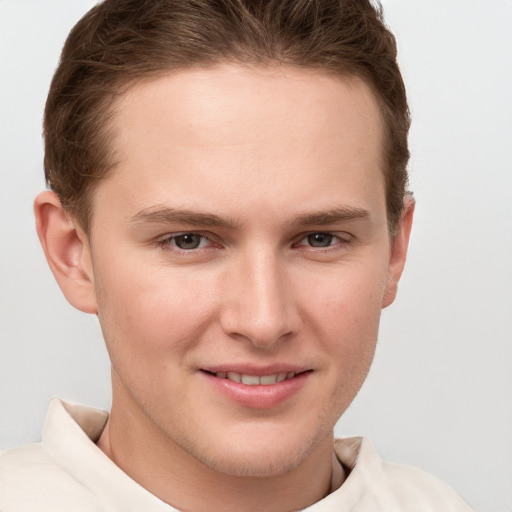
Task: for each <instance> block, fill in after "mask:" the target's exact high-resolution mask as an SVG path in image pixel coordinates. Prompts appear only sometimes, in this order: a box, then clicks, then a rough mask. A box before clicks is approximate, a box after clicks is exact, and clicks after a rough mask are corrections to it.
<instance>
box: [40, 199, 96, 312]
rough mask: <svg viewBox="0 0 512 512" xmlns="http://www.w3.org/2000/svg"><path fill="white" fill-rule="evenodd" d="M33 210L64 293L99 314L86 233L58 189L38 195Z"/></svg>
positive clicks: (70, 299)
mask: <svg viewBox="0 0 512 512" xmlns="http://www.w3.org/2000/svg"><path fill="white" fill-rule="evenodd" d="M34 213H35V217H36V228H37V234H38V236H39V240H40V242H41V245H42V246H43V250H44V254H45V256H46V259H47V261H48V264H49V265H50V269H51V271H52V272H53V275H54V277H55V279H56V280H57V283H58V284H59V286H60V288H61V290H62V292H63V293H64V296H65V297H66V299H67V300H68V302H69V303H70V304H71V305H73V306H74V307H75V308H77V309H79V310H81V311H84V312H86V313H93V314H95V313H97V311H98V309H97V304H96V295H95V291H94V280H93V279H94V276H93V271H92V262H91V254H90V247H89V242H88V239H87V236H86V235H85V234H84V233H83V232H81V231H80V230H79V229H78V228H77V227H75V225H74V223H73V222H72V220H71V219H70V218H69V216H68V215H67V214H66V212H65V211H64V209H63V208H62V205H61V203H60V200H59V198H58V197H57V195H56V194H55V192H52V191H45V192H42V193H41V194H39V195H38V196H37V197H36V200H35V202H34Z"/></svg>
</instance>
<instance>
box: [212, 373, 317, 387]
mask: <svg viewBox="0 0 512 512" xmlns="http://www.w3.org/2000/svg"><path fill="white" fill-rule="evenodd" d="M202 371H203V372H205V373H207V374H209V375H212V376H214V377H217V378H218V379H227V380H230V381H232V382H237V383H239V384H245V385H246V386H271V385H273V384H279V383H281V382H284V381H286V380H290V379H293V378H295V377H296V376H298V375H301V374H303V373H306V372H309V371H311V370H306V372H279V373H272V374H269V375H250V374H246V373H238V372H211V371H208V370H202Z"/></svg>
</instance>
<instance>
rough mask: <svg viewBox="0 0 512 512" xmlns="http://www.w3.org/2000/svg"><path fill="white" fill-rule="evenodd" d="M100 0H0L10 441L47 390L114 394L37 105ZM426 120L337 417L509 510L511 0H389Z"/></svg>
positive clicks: (0, 404) (0, 191) (22, 437)
mask: <svg viewBox="0 0 512 512" xmlns="http://www.w3.org/2000/svg"><path fill="white" fill-rule="evenodd" d="M93 3H94V2H93V1H90V0H73V1H69V0H45V1H44V2H42V1H40V0H3V1H0V171H1V175H0V180H1V181H0V230H1V231H0V329H1V331H0V414H1V417H0V446H2V447H9V446H13V445H16V444H20V443H28V442H33V441H37V440H38V439H39V436H40V431H41V426H42V423H43V419H44V416H45V410H46V407H47V404H48V400H49V398H50V397H51V396H53V395H57V396H60V397H63V398H65V399H68V400H72V401H78V402H83V403H87V404H91V405H96V406H99V407H103V408H108V406H109V401H110V391H109V374H108V361H107V355H106V352H105V349H104V348H103V342H102V339H101V334H100V331H99V328H98V325H97V322H96V319H95V318H94V317H89V316H87V315H84V314H82V313H79V312H77V311H75V310H73V308H71V306H69V305H68V304H67V303H66V302H65V300H64V298H63V297H62V296H61V293H60V290H59V289H58V287H57V285H56V284H55V283H54V281H53V277H52V276H51V274H50V271H49V270H48V268H47V265H46V262H45V261H44V258H43V255H42V251H41V250H40V248H39V244H38V241H37V239H36V234H35V229H34V226H33V218H32V200H33V198H34V196H35V195H36V193H37V192H38V191H40V190H41V189H43V187H44V183H43V178H42V173H43V171H42V140H41V117H42V111H43V105H44V101H45V96H46V92H47V89H48V85H49V81H50V78H51V74H52V72H53V70H54V69H55V66H56V64H57V59H58V55H59V51H60V48H61V46H62V44H63V41H64V39H65V36H66V35H67V32H68V31H69V29H70V28H71V26H72V25H73V24H74V23H75V22H76V21H77V20H78V18H79V17H80V16H81V15H82V14H83V13H84V12H85V11H86V10H87V9H88V8H89V7H90V6H92V4H93ZM384 8H385V11H386V14H387V17H386V18H387V21H388V23H389V25H390V26H391V28H392V29H393V30H394V31H395V33H396V35H397V39H398V43H399V50H400V57H399V60H400V62H401V66H402V70H403V74H404V77H405V80H406V84H407V87H408V91H409V98H410V104H411V109H412V113H413V119H414V124H413V128H412V133H411V149H412V154H413V157H412V160H411V165H410V168H411V172H412V181H411V184H412V189H413V190H414V192H415V195H416V198H417V213H416V222H415V226H414V231H413V236H412V241H411V244H412V245H411V249H410V255H409V261H408V266H407V268H406V272H405V275H404V278H403V283H402V286H401V290H400V293H399V297H398V300H397V302H396V303H395V305H393V306H392V307H391V308H390V309H389V310H387V311H385V312H384V314H383V320H382V328H381V334H380V341H379V346H378V351H377V356H376V359H375V363H374V366H373V369H372V372H371V374H370V377H369V379H368V381H367V383H366V384H365V386H364V387H363V390H362V391H361V393H360V395H359V397H358V398H357V399H356V402H355V403H354V405H353V406H351V408H350V409H349V411H348V412H347V413H346V414H345V416H344V417H343V418H342V420H341V421H340V423H339V424H338V426H337V430H336V432H337V434H338V435H342V434H343V435H352V434H364V435H368V436H370V437H371V438H372V440H373V441H374V443H375V444H376V446H377V448H378V450H379V451H380V452H381V454H382V455H383V456H384V457H385V458H388V459H390V460H393V461H396V462H401V463H408V464H412V465H415V466H419V467H421V468H423V469H425V470H427V471H429V472H432V473H434V474H436V475H438V476H439V477H441V478H442V479H443V480H446V481H447V482H449V483H450V484H451V485H453V486H454V487H455V488H456V489H457V490H458V491H459V492H460V493H461V494H462V495H463V496H464V497H465V498H466V499H467V500H468V501H469V502H470V503H471V504H472V505H473V506H474V507H475V508H476V509H478V510H481V511H483V512H491V511H492V512H494V511H507V512H510V511H511V510H512V327H511V325H512V323H511V317H512V100H511V94H512V64H511V62H512V36H511V32H512V2H511V1H510V0H489V1H483V0H479V1H477V0H436V1H420V0H385V1H384Z"/></svg>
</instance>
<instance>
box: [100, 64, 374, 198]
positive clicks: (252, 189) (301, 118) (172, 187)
mask: <svg viewBox="0 0 512 512" xmlns="http://www.w3.org/2000/svg"><path fill="white" fill-rule="evenodd" d="M379 112H380V111H379V106H378V103H377V100H376V98H375V96H374V94H373V93H372V92H371V90H370V88H369V87H367V86H366V85H365V84H364V83H363V82H362V81H360V80H358V79H356V78H353V77H339V76H333V75H330V74H326V73H322V72H319V71H315V70H309V69H298V68H293V67H286V66H285V67H283V66H280V67H277V66H276V67H246V66H240V65H231V64H223V65H217V66H215V67H210V68H197V69H186V70H181V71H176V72H172V73H169V74H167V75H165V76H162V77H159V78H157V79H154V80H152V81H149V82H147V83H142V84H137V85H135V86H133V87H132V88H131V89H130V90H129V91H128V92H126V93H125V94H124V95H123V96H121V98H120V99H119V100H118V102H117V104H116V105H115V115H114V116H113V124H112V132H113V136H114V147H115V151H116V157H117V158H116V160H117V161H118V162H119V164H118V166H117V168H116V169H115V171H114V172H113V174H112V176H111V177H110V178H108V179H107V180H106V182H107V183H108V182H110V181H112V180H113V181H114V182H115V183H112V186H111V187H109V186H107V187H105V186H103V185H102V186H100V189H104V190H103V193H102V194H100V195H105V194H106V193H107V191H108V190H110V192H111V193H113V191H116V193H119V194H124V195H125V196H126V197H128V199H130V200H133V201H132V202H133V208H136V207H138V208H142V207H144V206H146V207H147V206H151V205H150V204H149V203H158V202H160V203H162V204H164V203H166V202H167V201H168V199H169V194H171V196H172V195H173V194H174V193H176V191H177V190H179V187H181V186H183V187H182V191H184V193H186V194H188V195H190V196H192V197H187V200H190V201H192V202H193V201H194V196H197V197H201V200H204V199H205V198H207V197H208V194H210V196H212V195H213V194H215V198H216V201H217V204H219V205H220V204H221V203H222V195H226V202H232V201H233V196H232V195H231V196H230V197H227V195H229V194H227V192H226V191H228V190H232V189H233V187H234V186H235V185H236V190H237V191H238V193H239V195H240V197H242V196H244V194H245V196H244V197H246V198H247V197H249V196H251V197H256V196H257V195H258V194H257V193H258V192H261V200H262V204H261V205H262V206H263V203H264V199H265V197H267V198H268V200H269V201H270V198H269V193H270V189H272V194H275V197H276V198H277V197H279V194H281V197H283V195H284V194H285V193H287V194H289V193H291V192H290V191H291V190H292V188H293V187H295V188H297V184H300V188H301V189H303V190H304V198H305V197H306V196H311V195H314V193H315V190H316V189H318V190H320V189H325V188H326V185H327V186H329V187H331V185H332V186H334V185H335V183H336V182H338V184H339V187H340V190H341V189H346V190H348V189H347V186H346V185H347V183H348V182H350V184H351V185H353V184H354V183H355V184H356V185H357V184H359V185H360V188H361V187H362V188H364V187H368V186H369V184H370V183H372V182H373V184H374V185H375V184H377V185H378V186H379V187H378V188H379V190H380V189H382V192H383V190H384V186H383V172H382V126H381V118H380V113H379ZM338 178H340V179H341V178H343V179H342V180H341V181H340V180H339V179H338ZM359 182H360V183H359ZM185 185H187V186H188V187H189V188H188V189H187V188H186V187H185ZM100 192H101V191H100ZM201 194H202V196H201ZM145 196H147V197H146V199H145ZM182 197H183V196H182ZM175 199H176V198H175V197H174V198H173V200H175ZM302 199H303V198H302V196H301V194H300V193H299V192H298V191H296V194H295V200H296V201H300V200H302ZM198 201H199V199H198ZM144 202H146V203H148V204H142V203H144ZM278 202H279V204H282V201H281V200H280V201H278ZM127 204H128V205H130V201H128V202H127ZM187 206H189V205H188V204H187ZM192 206H195V205H192ZM312 206H314V205H312ZM355 206H357V205H355Z"/></svg>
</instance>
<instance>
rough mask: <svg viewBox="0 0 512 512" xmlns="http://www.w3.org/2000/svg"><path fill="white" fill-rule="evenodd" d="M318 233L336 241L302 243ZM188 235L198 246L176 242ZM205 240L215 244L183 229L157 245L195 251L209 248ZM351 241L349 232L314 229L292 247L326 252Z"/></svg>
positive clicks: (166, 237) (161, 239) (170, 248)
mask: <svg viewBox="0 0 512 512" xmlns="http://www.w3.org/2000/svg"><path fill="white" fill-rule="evenodd" d="M317 235H320V236H321V237H327V238H329V242H332V241H335V243H329V245H326V246H317V247H315V246H313V245H310V244H311V240H309V244H303V243H302V242H303V241H305V240H308V239H309V238H310V237H313V236H317ZM342 235H343V236H342ZM187 236H191V237H199V238H200V240H199V244H198V246H197V247H191V248H188V249H184V248H183V247H179V246H178V245H177V244H176V240H177V239H179V238H180V237H187ZM205 242H210V244H215V242H213V241H212V240H211V238H209V237H208V236H207V235H204V234H202V233H197V232H194V231H183V232H181V233H173V234H172V235H166V236H165V237H164V238H160V239H159V240H157V245H158V246H159V247H161V248H163V249H165V250H169V251H176V252H179V253H182V254H184V253H193V252H195V251H198V250H201V249H206V248H208V246H205V245H203V244H204V243H205ZM351 243H353V237H352V235H350V234H349V233H345V232H343V233H338V234H335V233H332V232H330V231H312V232H310V233H307V234H304V235H300V238H298V241H297V242H294V243H293V244H292V247H294V248H295V247H305V248H306V249H305V250H314V251H316V250H320V251H324V252H325V251H328V250H335V249H336V248H338V247H343V246H347V245H350V244H351Z"/></svg>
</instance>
